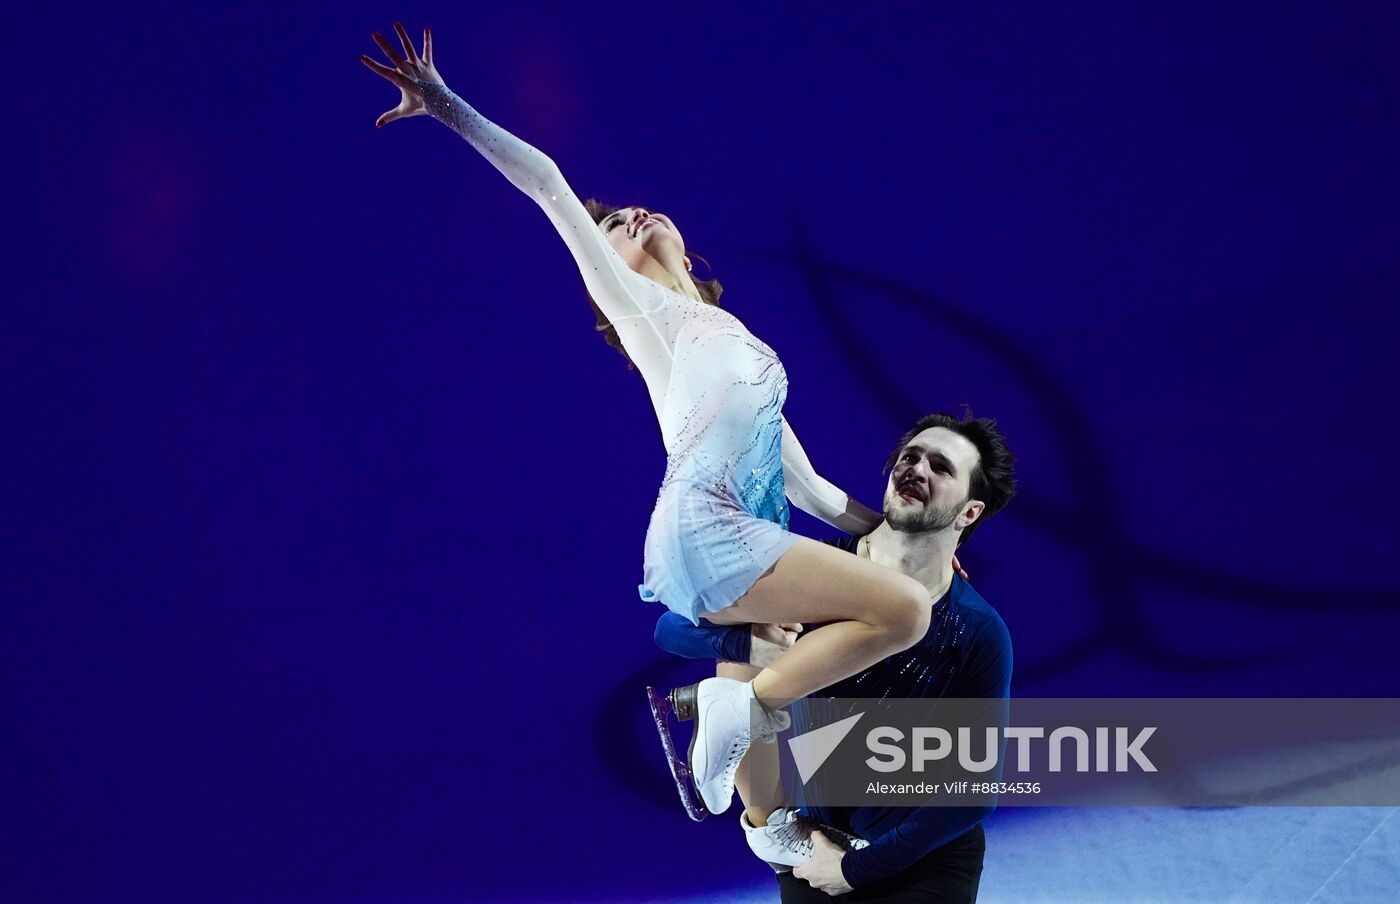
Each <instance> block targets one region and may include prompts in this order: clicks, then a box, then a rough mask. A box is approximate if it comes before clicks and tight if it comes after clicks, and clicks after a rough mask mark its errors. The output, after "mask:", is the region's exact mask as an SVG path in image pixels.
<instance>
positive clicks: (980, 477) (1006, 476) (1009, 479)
mask: <svg viewBox="0 0 1400 904" xmlns="http://www.w3.org/2000/svg"><path fill="white" fill-rule="evenodd" d="M933 427H943V428H945V429H948V430H951V431H953V432H954V433H956V434H958V435H959V436H962V437H965V438H966V439H967V440H968V441H969V442H971V443H972V444H973V445H974V446H976V447H977V467H975V468H973V469H972V476H971V477H970V478H969V479H968V488H967V492H968V498H970V499H977V500H980V501H981V502H982V504H983V505H984V506H985V508H984V509H983V510H982V515H981V517H979V518H978V519H977V520H976V521H974V522H972V523H971V524H969V525H968V526H967V527H965V528H963V532H962V539H961V540H959V541H958V544H959V545H962V544H963V543H966V542H967V541H968V538H970V537H971V536H972V532H973V531H974V530H976V529H977V526H978V525H980V524H981V523H982V522H983V521H986V520H987V519H988V518H990V517H992V516H993V515H995V514H996V513H997V512H999V511H1001V510H1002V509H1003V508H1005V507H1006V504H1007V503H1008V502H1010V501H1011V497H1012V496H1015V495H1016V479H1015V478H1014V477H1013V476H1012V473H1011V472H1012V469H1013V468H1014V467H1015V465H1016V456H1014V455H1012V454H1011V450H1010V449H1009V448H1007V446H1006V437H1004V436H1002V434H1001V430H1000V428H998V427H997V422H996V421H995V420H994V419H993V418H989V417H979V418H974V417H970V416H967V415H964V416H963V417H961V418H956V417H953V416H952V415H951V414H944V413H943V412H941V411H936V412H934V413H933V414H926V415H924V416H923V417H921V418H919V420H918V423H916V424H914V426H913V427H911V428H909V432H908V433H906V434H904V435H903V436H901V437H900V438H899V445H897V446H895V447H894V451H893V452H891V453H890V458H889V461H887V462H885V470H884V471H883V472H882V473H885V474H888V473H889V472H890V471H891V470H893V469H894V466H895V462H897V461H899V454H900V453H901V452H903V451H904V447H905V446H907V445H909V443H910V442H912V441H913V439H914V437H916V436H918V435H919V434H920V433H923V432H924V431H925V430H929V429H931V428H933Z"/></svg>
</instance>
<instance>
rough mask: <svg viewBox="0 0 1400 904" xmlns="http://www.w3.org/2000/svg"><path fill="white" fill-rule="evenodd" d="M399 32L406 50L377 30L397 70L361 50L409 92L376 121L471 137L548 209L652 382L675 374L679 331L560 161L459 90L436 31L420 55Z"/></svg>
mask: <svg viewBox="0 0 1400 904" xmlns="http://www.w3.org/2000/svg"><path fill="white" fill-rule="evenodd" d="M394 30H395V31H396V32H397V33H398V36H399V41H400V43H401V44H402V45H403V55H402V56H400V54H399V52H398V51H396V50H395V49H394V47H393V45H392V44H390V42H389V41H388V40H387V39H386V38H385V37H384V36H383V35H381V34H378V33H375V35H374V40H375V42H376V43H377V44H378V45H379V48H380V49H381V50H383V51H384V55H385V56H387V57H388V58H389V60H390V62H392V63H393V64H394V65H393V68H390V67H389V66H385V65H383V64H381V63H378V62H376V61H375V60H372V59H370V58H369V57H368V56H365V55H363V54H362V55H361V56H360V59H361V61H362V62H363V63H364V64H365V65H366V66H368V67H369V69H370V70H371V71H373V72H374V73H376V74H377V75H379V76H381V77H383V78H385V79H386V80H388V81H390V82H392V83H393V84H394V85H395V86H396V87H398V89H399V91H400V92H402V96H401V98H400V101H399V105H398V106H397V107H395V108H394V109H392V110H389V111H388V112H386V113H384V114H383V115H382V116H380V117H379V119H378V120H377V121H376V122H375V126H376V127H378V126H383V125H385V124H387V123H390V122H393V121H394V120H396V119H403V118H406V117H410V116H422V115H429V116H432V117H433V118H434V119H437V120H439V121H441V122H442V123H444V124H445V125H447V126H449V127H450V128H451V129H452V130H453V131H455V132H456V133H457V134H459V135H461V136H462V137H463V138H465V139H466V140H467V141H468V142H469V143H470V144H471V146H472V147H474V148H476V149H477V150H478V151H480V152H481V154H482V156H484V157H485V158H486V159H487V160H489V161H490V162H491V165H492V166H494V167H496V169H498V170H500V172H501V173H502V175H504V176H505V177H506V178H507V179H509V180H510V182H511V184H512V185H514V186H515V187H516V188H518V189H520V190H521V191H522V192H524V193H525V194H527V195H529V196H530V198H531V199H533V200H534V201H535V203H537V204H539V205H540V207H541V208H542V209H543V210H544V212H545V214H546V215H547V216H548V217H549V219H550V222H551V223H553V224H554V228H555V229H556V230H558V232H559V234H560V236H562V237H563V239H564V243H565V244H566V245H567V246H568V248H569V251H570V253H571V254H572V255H573V257H574V261H575V263H576V264H577V265H578V268H579V272H580V273H581V274H582V275H583V281H584V285H585V286H586V287H587V289H588V292H589V294H590V295H592V296H593V298H594V300H595V301H597V302H598V306H599V307H600V308H601V309H602V310H603V313H604V314H605V315H606V316H607V317H608V319H609V320H611V321H612V322H613V323H614V325H616V326H618V328H619V332H620V333H622V334H623V343H624V345H625V346H626V348H627V354H628V356H629V357H631V359H632V360H633V362H634V363H636V365H637V367H638V368H639V369H640V370H641V371H642V375H643V376H644V377H646V378H647V382H648V384H651V383H652V380H653V378H655V377H659V376H660V375H662V374H664V373H666V372H668V371H669V363H670V357H671V352H670V346H671V342H672V341H673V340H674V337H670V336H667V335H664V331H663V330H661V329H659V328H658V327H657V326H656V325H655V324H652V323H650V318H648V317H647V316H646V315H647V314H649V313H651V309H652V308H654V307H655V306H656V300H655V298H647V297H643V296H644V295H646V294H648V293H647V292H646V289H645V287H644V284H645V282H646V280H645V279H644V278H643V277H640V276H638V275H637V274H635V273H633V272H632V270H631V269H630V268H629V267H628V266H627V264H626V263H625V262H624V261H623V260H622V258H621V257H619V256H618V254H617V252H616V251H615V250H614V249H613V247H612V246H611V245H610V244H608V242H607V239H606V238H605V237H604V236H603V234H602V232H601V231H600V230H599V229H598V227H597V225H596V224H595V223H594V222H593V218H592V217H590V216H589V215H588V211H587V210H585V209H584V206H583V204H582V203H581V202H580V201H579V199H578V198H577V197H576V196H575V195H574V193H573V190H572V189H570V188H569V185H568V183H567V182H565V181H564V176H563V174H562V173H561V172H560V171H559V167H558V166H557V165H555V163H554V161H553V160H551V159H550V158H549V156H548V155H546V154H544V153H542V152H541V151H539V150H537V149H535V148H533V147H531V146H530V145H529V144H526V143H525V142H524V141H521V140H520V139H519V138H517V137H515V136H514V135H512V134H511V133H510V132H507V131H506V130H505V129H503V128H501V127H500V126H498V125H496V124H495V123H493V122H491V121H490V120H489V119H487V118H486V117H484V116H482V115H481V114H480V113H478V112H477V111H476V110H475V109H473V108H472V106H471V105H470V104H468V103H467V102H466V101H464V100H462V99H461V98H460V97H458V96H457V95H456V94H453V93H452V91H451V90H450V89H449V88H448V87H447V85H446V83H444V82H443V80H442V76H441V75H439V74H438V71H437V67H436V66H435V65H434V63H433V38H432V32H431V31H430V30H429V29H426V28H425V29H423V53H422V55H421V56H419V55H418V53H417V52H416V51H415V50H414V47H413V42H412V41H410V40H409V37H408V33H407V32H406V31H404V28H403V26H402V25H400V24H398V23H395V24H394ZM639 281H641V282H640V283H639ZM629 318H638V320H639V322H637V323H635V324H628V325H627V326H626V327H624V325H623V323H622V322H623V321H627V320H628V319H629Z"/></svg>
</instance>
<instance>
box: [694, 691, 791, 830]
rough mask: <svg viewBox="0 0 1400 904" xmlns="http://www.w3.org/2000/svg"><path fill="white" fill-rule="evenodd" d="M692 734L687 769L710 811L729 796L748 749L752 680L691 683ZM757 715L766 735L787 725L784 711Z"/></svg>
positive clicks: (723, 805)
mask: <svg viewBox="0 0 1400 904" xmlns="http://www.w3.org/2000/svg"><path fill="white" fill-rule="evenodd" d="M695 688H696V691H695V706H694V711H695V734H694V735H693V736H692V737H691V739H690V770H691V774H692V775H693V776H694V779H695V786H696V788H698V789H699V791H700V799H701V800H703V801H704V802H705V809H707V810H709V811H710V812H711V813H723V812H724V811H725V810H728V809H729V804H730V801H732V800H733V798H734V774H735V773H736V772H738V771H739V761H740V760H742V759H743V758H744V754H745V753H746V752H747V751H748V749H749V743H750V741H751V737H752V736H751V733H750V726H749V717H750V707H751V706H752V705H753V702H754V693H753V685H751V684H749V683H748V682H747V681H735V680H733V679H732V678H706V679H705V680H704V681H702V682H700V683H699V684H698V685H696V686H695ZM753 711H754V712H755V713H761V714H760V715H758V716H757V717H758V719H759V724H758V725H757V726H756V727H757V729H758V731H759V733H760V734H762V735H764V736H765V737H767V738H771V737H772V736H773V735H774V734H776V733H777V732H779V731H782V730H783V729H785V728H787V727H788V725H789V724H790V723H789V720H788V715H787V713H784V712H777V713H771V714H769V713H762V711H761V710H760V709H758V708H756V707H755V708H754V710H753Z"/></svg>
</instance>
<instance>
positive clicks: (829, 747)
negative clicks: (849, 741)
mask: <svg viewBox="0 0 1400 904" xmlns="http://www.w3.org/2000/svg"><path fill="white" fill-rule="evenodd" d="M864 715H865V713H856V714H855V715H854V716H848V717H847V718H845V719H842V720H841V721H840V722H832V723H831V724H830V725H823V726H822V727H821V728H818V729H814V730H813V731H809V732H807V733H806V734H802V735H798V736H797V737H795V738H792V739H790V740H789V741H788V749H789V750H791V751H792V762H793V764H794V765H796V766H797V774H798V775H799V776H801V778H802V784H804V785H805V784H807V780H808V779H810V778H811V777H812V776H813V775H815V774H816V771H817V770H818V769H820V768H821V767H822V763H825V762H826V758H827V757H829V756H831V754H832V753H834V752H835V751H836V748H837V747H839V746H840V745H841V742H842V741H843V740H845V738H846V735H848V734H850V733H851V729H852V728H855V727H856V723H857V722H859V721H860V719H861V717H862V716H864Z"/></svg>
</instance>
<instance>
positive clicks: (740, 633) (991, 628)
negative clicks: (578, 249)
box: [656, 537, 1011, 889]
mask: <svg viewBox="0 0 1400 904" xmlns="http://www.w3.org/2000/svg"><path fill="white" fill-rule="evenodd" d="M828 542H829V543H831V545H833V546H837V547H839V548H841V549H844V550H846V551H847V552H851V553H854V552H855V551H856V544H857V539H856V538H854V537H843V538H842V539H840V540H832V541H828ZM819 627H820V626H819V625H808V626H805V629H804V633H805V630H816V629H818V628H819ZM749 639H750V633H749V627H748V626H747V625H737V626H729V627H726V626H721V625H712V624H710V623H708V622H705V621H702V622H701V624H700V625H699V626H696V625H692V624H691V623H690V622H689V621H688V620H687V619H685V618H683V617H681V616H678V615H675V614H674V613H669V612H668V613H666V614H665V615H663V616H661V619H660V621H658V622H657V624H656V642H657V644H658V645H659V646H660V647H661V648H662V649H663V650H666V651H667V652H670V653H675V654H676V655H679V656H685V657H688V658H691V659H724V660H729V661H732V662H747V661H748V658H749ZM1010 689H1011V636H1010V634H1009V633H1008V632H1007V630H1006V623H1005V622H1003V621H1002V620H1001V616H999V615H998V614H997V612H996V610H995V609H993V608H992V607H991V606H990V605H989V604H988V603H987V601H986V600H984V599H982V597H981V595H979V594H978V593H977V591H976V590H974V589H973V588H972V585H971V584H969V583H968V582H967V581H965V580H963V579H962V578H961V577H958V576H957V575H954V576H953V583H952V586H951V587H949V589H948V592H947V593H945V594H944V595H943V597H942V598H941V599H939V600H938V602H937V603H935V604H934V606H933V616H932V618H931V619H930V620H929V629H928V633H927V634H925V635H924V637H923V639H922V640H920V641H919V642H918V643H916V644H914V646H912V647H910V648H909V649H907V650H904V651H902V652H900V653H896V654H895V655H893V656H890V657H888V658H887V659H883V660H881V661H880V662H877V663H876V664H875V665H873V666H871V667H870V668H868V669H866V670H865V671H863V672H860V673H858V674H856V675H852V676H851V677H850V678H847V679H845V680H843V681H838V682H836V683H835V684H833V685H831V686H830V687H825V688H822V689H821V690H819V691H817V692H815V693H813V694H811V695H810V696H809V698H808V699H812V698H825V697H847V698H855V697H859V698H887V697H895V698H925V699H933V698H940V697H983V698H1002V699H1004V698H1006V697H1007V696H1008V695H1009V693H1010ZM803 708H804V701H798V702H797V703H794V704H793V705H792V717H793V729H794V731H795V732H797V733H801V731H802V730H803V729H804V722H806V718H805V717H804V715H805V714H804V712H803ZM992 810H993V807H991V806H987V807H858V808H850V807H809V808H808V810H807V814H808V815H809V816H811V817H813V818H814V819H817V820H819V821H820V822H824V823H826V824H827V825H830V826H834V827H835V828H838V829H841V830H843V831H846V832H850V833H852V834H854V835H859V836H860V837H861V838H865V839H868V840H869V841H870V846H869V847H867V848H864V849H862V850H859V851H853V852H851V853H848V854H846V856H845V858H844V859H843V860H842V862H841V869H842V872H843V873H844V875H845V877H846V883H847V884H848V885H850V886H851V887H852V888H853V889H859V888H861V887H862V886H864V885H869V884H870V883H872V882H876V881H878V880H883V879H886V878H887V877H891V876H894V875H896V874H897V873H900V872H901V871H903V870H906V869H908V868H910V867H911V866H913V865H914V864H916V863H917V862H918V861H920V860H921V859H922V858H924V857H926V856H927V855H928V854H930V853H931V852H933V851H935V850H937V849H938V848H940V847H942V846H944V845H946V844H948V843H949V842H952V841H954V840H958V839H961V838H962V837H963V836H965V835H967V834H969V833H970V832H972V831H974V830H976V831H978V832H979V833H980V823H981V821H982V820H983V819H984V818H986V817H987V816H988V815H989V814H990V813H991V812H992Z"/></svg>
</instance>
